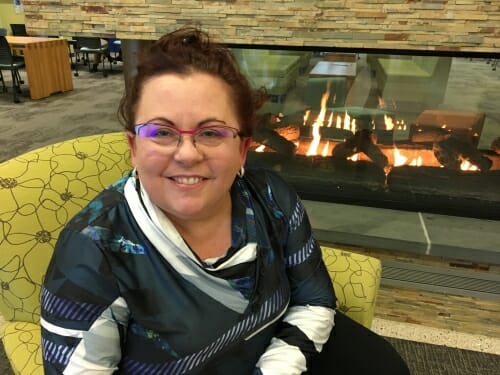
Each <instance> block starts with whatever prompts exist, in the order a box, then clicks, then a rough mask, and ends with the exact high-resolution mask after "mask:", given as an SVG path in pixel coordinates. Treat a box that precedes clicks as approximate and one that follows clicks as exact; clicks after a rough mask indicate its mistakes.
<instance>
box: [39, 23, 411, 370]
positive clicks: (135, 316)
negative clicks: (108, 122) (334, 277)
mask: <svg viewBox="0 0 500 375" xmlns="http://www.w3.org/2000/svg"><path fill="white" fill-rule="evenodd" d="M131 85H132V86H131V89H130V90H127V92H126V95H125V96H124V98H123V100H122V102H121V107H120V114H121V117H122V120H123V124H124V127H125V133H126V136H127V140H128V145H129V148H130V152H131V161H132V164H133V169H132V171H130V173H127V174H126V175H125V176H124V177H123V178H121V179H119V180H117V181H116V182H114V183H113V184H112V185H110V186H109V187H107V188H106V189H104V190H103V191H102V192H101V193H100V194H99V195H98V196H97V197H96V198H95V199H93V200H92V201H91V202H90V203H89V204H88V205H87V206H86V207H85V208H83V209H82V210H81V211H80V212H79V213H78V214H77V215H76V216H75V217H74V218H73V219H72V220H71V221H70V222H69V223H68V224H67V225H66V226H65V228H64V229H63V230H62V232H61V234H60V236H59V238H58V241H57V244H56V246H55V251H54V255H53V258H52V260H51V263H50V265H49V268H48V271H47V274H46V278H45V282H44V285H43V288H42V292H41V295H42V301H41V309H42V317H41V325H42V346H43V351H42V352H43V360H44V370H45V373H46V374H49V375H50V374H58V373H63V372H64V373H69V372H82V373H87V372H89V371H99V372H100V373H113V372H116V371H119V372H120V373H124V374H133V373H134V374H135V373H140V374H148V373H159V374H187V373H189V374H215V373H217V374H233V373H235V371H237V372H238V373H239V374H255V375H257V374H287V375H288V374H301V373H306V372H307V373H309V374H320V373H324V371H325V369H326V368H329V369H334V370H335V371H338V372H339V373H343V374H358V373H366V374H368V373H372V374H379V373H384V374H407V373H408V369H407V367H406V365H405V363H404V362H403V361H402V359H401V358H400V357H399V355H398V354H397V353H396V351H395V350H394V349H393V348H392V347H391V346H390V345H389V344H388V343H387V342H386V341H384V340H382V339H381V338H380V337H379V336H377V335H375V334H374V333H372V332H371V331H369V330H367V329H366V328H364V327H363V326H361V325H360V324H358V323H356V322H354V321H353V320H351V319H349V318H347V317H346V316H345V315H344V314H342V313H341V312H340V311H336V310H335V302H336V299H335V294H334V290H333V287H332V283H331V280H330V277H329V274H328V272H327V269H326V267H325V264H324V262H323V258H322V252H321V249H320V247H319V245H318V243H317V241H316V240H315V238H314V236H313V235H312V230H311V226H310V223H309V220H308V217H307V214H306V212H305V210H304V207H303V205H302V202H301V201H300V199H299V198H298V196H297V194H296V193H295V192H294V191H293V190H292V189H291V188H290V187H289V186H288V185H287V184H286V183H285V182H284V181H283V180H282V179H281V178H280V177H279V176H278V175H277V174H275V173H273V172H270V171H264V170H252V169H249V170H247V171H245V169H244V165H245V161H246V155H247V151H248V148H249V145H250V143H251V137H252V134H253V131H254V124H256V121H255V112H256V110H257V109H258V108H259V106H260V105H261V104H262V99H263V93H262V92H261V91H254V90H253V89H252V88H251V87H250V85H249V84H248V82H247V80H246V78H245V77H244V75H243V74H242V73H241V72H240V70H239V68H238V66H237V64H236V63H235V59H234V58H233V56H232V55H231V53H230V52H229V50H228V49H226V48H224V47H223V46H221V45H220V44H217V43H213V42H211V41H210V40H209V37H208V35H207V34H205V33H204V32H201V31H200V30H197V29H191V28H187V29H181V30H178V31H176V32H173V33H170V34H167V35H165V36H163V37H162V38H161V39H160V40H159V41H157V42H156V43H154V44H152V45H151V46H149V47H148V48H147V49H146V50H144V51H143V53H142V54H141V57H140V59H139V64H138V68H137V75H136V77H135V78H134V81H133V82H132V84H131ZM61 183H64V181H62V182H61ZM334 325H335V327H334ZM360 352H362V353H363V356H364V358H365V361H363V363H359V362H360V361H359V360H356V358H357V356H358V353H360ZM366 353H370V354H369V355H367V354H366ZM332 358H333V359H334V362H332Z"/></svg>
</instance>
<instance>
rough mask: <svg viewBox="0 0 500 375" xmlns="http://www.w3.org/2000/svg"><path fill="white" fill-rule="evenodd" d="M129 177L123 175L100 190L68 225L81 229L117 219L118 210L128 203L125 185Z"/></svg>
mask: <svg viewBox="0 0 500 375" xmlns="http://www.w3.org/2000/svg"><path fill="white" fill-rule="evenodd" d="M127 179H128V177H127V176H125V177H122V178H120V179H119V180H117V181H116V182H114V183H113V184H111V185H109V186H108V187H106V188H105V189H104V190H102V191H101V192H99V193H98V194H97V195H96V196H95V197H94V198H93V199H92V200H91V201H89V202H88V204H87V205H86V206H85V207H83V208H82V209H81V210H80V211H79V212H78V213H77V214H76V215H75V216H74V217H73V218H72V219H71V220H70V221H69V222H68V224H67V225H66V227H69V228H71V229H72V230H74V231H80V230H82V229H84V228H86V227H87V226H89V225H90V226H92V225H96V224H97V223H99V225H102V224H104V223H105V222H106V221H114V220H116V219H117V217H116V212H117V211H119V210H120V207H121V206H123V205H124V204H126V200H125V196H124V193H123V191H124V186H125V183H126V181H127Z"/></svg>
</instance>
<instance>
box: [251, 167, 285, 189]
mask: <svg viewBox="0 0 500 375" xmlns="http://www.w3.org/2000/svg"><path fill="white" fill-rule="evenodd" d="M245 177H246V178H247V179H248V180H249V181H250V182H251V183H254V184H256V185H258V186H260V187H264V188H271V189H281V190H285V191H289V192H293V189H292V187H291V186H290V185H289V184H288V182H286V181H285V179H284V178H283V177H282V176H281V175H280V174H279V173H278V172H275V171H273V170H271V169H265V168H249V169H247V170H246V171H245Z"/></svg>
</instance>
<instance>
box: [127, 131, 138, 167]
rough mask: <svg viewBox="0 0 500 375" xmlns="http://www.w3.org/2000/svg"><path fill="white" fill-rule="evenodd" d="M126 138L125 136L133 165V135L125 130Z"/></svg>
mask: <svg viewBox="0 0 500 375" xmlns="http://www.w3.org/2000/svg"><path fill="white" fill-rule="evenodd" d="M126 136H127V143H128V146H129V147H130V156H131V158H132V163H133V162H134V158H135V147H136V145H135V135H134V133H132V132H131V131H128V130H127V132H126Z"/></svg>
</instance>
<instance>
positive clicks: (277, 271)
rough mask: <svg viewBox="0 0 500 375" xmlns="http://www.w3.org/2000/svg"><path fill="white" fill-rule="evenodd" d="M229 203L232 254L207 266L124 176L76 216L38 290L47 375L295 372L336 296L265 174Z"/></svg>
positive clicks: (306, 226)
mask: <svg viewBox="0 0 500 375" xmlns="http://www.w3.org/2000/svg"><path fill="white" fill-rule="evenodd" d="M231 196H232V202H233V204H232V207H233V208H232V243H231V246H230V248H229V249H228V250H227V252H226V254H225V255H224V256H223V257H221V258H218V259H211V260H205V261H202V260H200V259H199V258H198V257H197V256H196V255H195V254H194V253H193V252H192V251H191V249H190V248H189V246H188V245H187V243H186V242H185V241H184V240H183V238H182V237H181V236H180V234H179V233H178V231H177V230H176V229H175V227H174V226H173V225H172V223H171V222H170V221H169V220H168V218H167V217H166V216H165V215H164V214H163V213H162V212H161V211H160V210H159V209H158V208H157V207H156V206H154V204H152V203H151V201H150V200H149V197H148V195H147V193H146V192H145V191H144V189H142V187H141V184H140V180H139V179H138V178H136V176H135V174H134V173H133V172H131V173H130V174H129V175H128V176H126V177H124V178H122V179H120V180H118V181H117V182H116V183H114V184H113V185H111V186H110V187H108V188H107V189H106V190H104V191H103V192H101V193H100V194H99V195H98V196H97V197H96V198H95V199H94V200H93V201H92V202H90V203H89V205H88V206H87V207H86V208H84V209H83V210H82V211H81V212H80V213H78V214H77V215H76V216H75V217H74V218H73V219H72V220H71V221H70V222H69V223H68V225H67V226H66V228H65V229H64V230H63V231H62V233H61V235H60V237H59V240H58V242H57V245H56V249H55V252H54V255H53V258H52V260H51V262H50V266H49V269H48V272H47V274H46V279H45V282H44V288H43V291H42V319H41V324H42V347H43V360H44V369H45V373H46V374H48V375H50V374H59V373H63V372H64V373H65V374H66V373H68V374H76V373H82V374H92V373H99V374H111V373H120V374H141V375H144V374H228V375H232V374H236V373H237V374H242V375H244V374H286V375H290V374H300V373H302V372H305V371H306V370H307V365H308V363H309V361H310V359H311V357H312V356H314V355H315V354H316V353H318V352H320V351H321V349H322V345H323V344H324V343H325V342H326V341H327V339H328V337H329V334H330V331H331V329H332V327H333V324H334V306H335V296H334V292H333V288H332V285H331V281H330V278H329V276H328V273H327V271H326V268H325V266H324V264H323V261H322V258H321V251H320V248H319V246H318V244H317V242H316V240H315V239H314V237H313V236H312V231H311V227H310V223H309V220H308V218H307V215H306V213H305V211H304V207H303V205H302V203H301V201H300V199H299V198H298V196H297V194H296V193H295V192H294V191H293V190H291V188H290V187H289V186H288V185H287V184H286V183H285V182H284V181H283V180H282V179H281V178H280V177H279V176H278V175H276V174H274V173H272V172H269V171H264V170H256V171H252V170H247V171H246V173H245V176H244V177H243V178H239V177H237V178H236V180H235V182H234V184H233V186H232V188H231Z"/></svg>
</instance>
